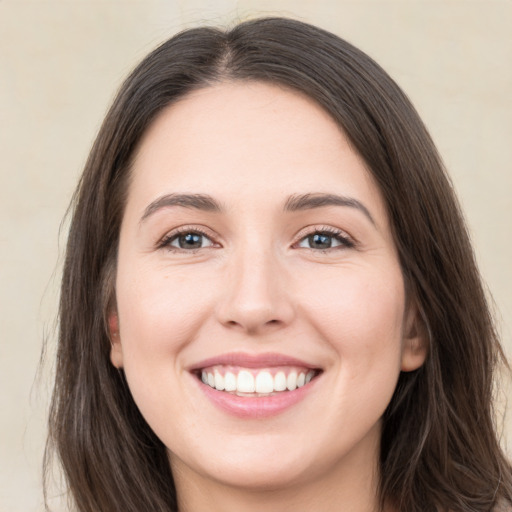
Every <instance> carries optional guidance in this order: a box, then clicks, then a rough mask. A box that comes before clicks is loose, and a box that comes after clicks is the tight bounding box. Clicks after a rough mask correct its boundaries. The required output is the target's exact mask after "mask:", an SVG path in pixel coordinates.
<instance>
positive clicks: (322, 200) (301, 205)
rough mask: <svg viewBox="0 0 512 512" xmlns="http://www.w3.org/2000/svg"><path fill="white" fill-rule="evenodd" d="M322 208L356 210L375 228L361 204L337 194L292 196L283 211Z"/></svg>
mask: <svg viewBox="0 0 512 512" xmlns="http://www.w3.org/2000/svg"><path fill="white" fill-rule="evenodd" d="M324 206H348V207H349V208H356V209H357V210H359V211H360V212H362V213H363V214H364V215H365V216H366V217H367V218H368V219H369V221H370V222H371V223H372V224H373V225H374V226H376V224H375V220H374V219H373V217H372V214H371V213H370V211H369V210H368V208H366V206H365V205H364V204H363V203H361V202H360V201H358V200H357V199H354V198H353V197H345V196H339V195H337V194H324V193H320V192H318V193H311V194H301V195H298V194H294V195H292V196H290V197H289V198H288V200H287V201H286V203H285V205H284V211H287V212H296V211H299V210H310V209H312V208H322V207H324Z"/></svg>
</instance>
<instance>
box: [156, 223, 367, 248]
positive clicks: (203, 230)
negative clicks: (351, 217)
mask: <svg viewBox="0 0 512 512" xmlns="http://www.w3.org/2000/svg"><path fill="white" fill-rule="evenodd" d="M189 232H190V233H194V232H196V233H199V234H201V235H203V236H205V237H207V238H209V239H210V240H211V241H212V242H213V243H215V244H221V245H222V242H221V237H220V236H219V235H218V234H217V233H216V232H214V231H213V230H211V229H210V228H208V227H206V226H204V225H201V224H187V225H183V226H178V227H176V228H173V229H171V230H169V231H167V232H166V233H165V234H164V235H163V236H162V237H160V238H159V239H158V241H157V245H163V244H164V243H166V242H168V241H170V240H172V239H173V238H174V237H176V236H178V235H180V234H183V233H189ZM314 233H328V234H330V235H332V236H336V235H338V236H340V237H342V238H346V239H348V240H350V241H351V242H352V243H354V244H357V243H358V242H357V240H356V239H355V238H354V237H353V236H352V235H350V234H349V233H348V232H347V231H345V230H343V229H341V228H337V227H334V226H331V225H324V224H313V225H310V226H305V227H303V228H301V229H300V230H299V231H298V232H297V233H296V234H295V235H294V237H293V239H292V242H291V245H292V246H294V245H296V244H297V243H299V242H300V241H301V240H303V239H304V238H305V237H307V236H310V235H312V234H314Z"/></svg>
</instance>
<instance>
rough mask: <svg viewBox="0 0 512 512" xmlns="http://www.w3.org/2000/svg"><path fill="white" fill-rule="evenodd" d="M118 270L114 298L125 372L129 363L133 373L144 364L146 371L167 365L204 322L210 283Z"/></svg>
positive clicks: (174, 274) (161, 273) (173, 275)
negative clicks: (132, 366) (115, 298)
mask: <svg viewBox="0 0 512 512" xmlns="http://www.w3.org/2000/svg"><path fill="white" fill-rule="evenodd" d="M120 270H121V271H120V272H119V274H118V275H119V276H121V277H119V278H118V281H117V287H116V295H117V307H118V314H119V322H120V336H121V341H122V347H123V357H124V360H125V364H124V366H125V368H126V367H127V366H128V365H129V364H130V361H131V360H133V365H137V367H138V368H139V369H140V368H142V367H143V364H142V362H146V363H147V362H148V361H150V362H151V363H152V364H151V367H149V366H148V369H149V371H152V368H153V367H154V366H156V365H158V364H161V365H164V363H166V364H167V365H168V364H169V361H170V360H171V361H172V360H173V359H172V358H175V357H176V356H177V355H178V354H179V352H180V350H181V348H182V347H183V345H185V344H186V343H188V342H190V340H193V339H194V338H195V336H196V334H197V331H198V330H199V329H200V328H201V326H202V325H203V323H204V322H205V321H206V318H207V315H208V311H209V309H210V304H211V302H212V297H211V290H210V291H209V284H213V283H212V282H211V279H210V280H208V279H206V278H205V276H201V275H194V274H193V273H192V274H190V273H187V274H185V273H183V272H165V271H163V270H158V271H154V270H148V271H145V270H144V269H139V270H138V272H137V273H136V274H137V275H135V276H133V274H127V273H126V272H124V273H122V270H123V269H120ZM127 275H128V276H129V277H128V279H127V278H125V277H124V276H127ZM132 276H133V277H132ZM170 358H171V359H170Z"/></svg>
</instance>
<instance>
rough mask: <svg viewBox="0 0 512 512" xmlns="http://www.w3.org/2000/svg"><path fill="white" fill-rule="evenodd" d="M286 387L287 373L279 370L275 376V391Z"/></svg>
mask: <svg viewBox="0 0 512 512" xmlns="http://www.w3.org/2000/svg"><path fill="white" fill-rule="evenodd" d="M285 389H286V375H285V374H284V372H277V373H276V376H275V377H274V391H284V390H285Z"/></svg>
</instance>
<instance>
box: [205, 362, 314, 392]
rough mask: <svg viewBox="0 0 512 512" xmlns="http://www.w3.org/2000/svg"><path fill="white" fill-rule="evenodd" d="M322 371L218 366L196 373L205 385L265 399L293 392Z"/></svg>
mask: <svg viewBox="0 0 512 512" xmlns="http://www.w3.org/2000/svg"><path fill="white" fill-rule="evenodd" d="M320 373H321V370H316V369H311V368H303V367H293V366H284V367H271V368H261V369H256V368H243V367H239V366H237V367H235V366H225V365H215V366H210V367H208V368H202V369H200V370H198V371H197V372H196V375H197V378H198V379H200V380H201V381H202V382H203V384H205V385H207V386H209V387H211V388H213V389H215V390H217V391H223V392H225V393H230V394H233V395H237V396H243V397H265V396H273V395H277V394H281V393H287V392H290V391H294V390H295V389H298V388H301V387H304V386H306V385H307V384H309V383H310V382H311V381H312V380H313V379H315V378H316V377H317V376H318V375H319V374H320Z"/></svg>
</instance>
